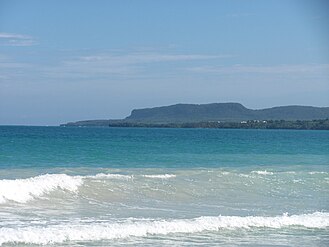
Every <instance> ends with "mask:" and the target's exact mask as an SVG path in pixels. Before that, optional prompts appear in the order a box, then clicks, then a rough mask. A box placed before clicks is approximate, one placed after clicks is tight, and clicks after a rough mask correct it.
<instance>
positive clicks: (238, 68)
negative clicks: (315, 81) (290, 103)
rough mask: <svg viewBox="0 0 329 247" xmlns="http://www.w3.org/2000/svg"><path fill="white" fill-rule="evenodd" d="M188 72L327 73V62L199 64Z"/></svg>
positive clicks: (328, 68)
mask: <svg viewBox="0 0 329 247" xmlns="http://www.w3.org/2000/svg"><path fill="white" fill-rule="evenodd" d="M187 70H188V71H190V72H196V73H207V74H237V73H239V74H277V75H280V74H328V75H329V64H289V65H286V64H283V65H274V66H261V65H239V64H238V65H233V66H200V67H193V68H188V69H187Z"/></svg>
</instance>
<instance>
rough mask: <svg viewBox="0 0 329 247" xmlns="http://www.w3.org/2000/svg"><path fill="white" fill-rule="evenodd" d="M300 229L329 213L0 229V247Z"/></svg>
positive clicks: (325, 222)
mask: <svg viewBox="0 0 329 247" xmlns="http://www.w3.org/2000/svg"><path fill="white" fill-rule="evenodd" d="M287 227H298V228H300V227H303V228H310V229H311V230H312V229H314V228H328V227H329V213H324V212H315V213H313V214H301V215H291V216H288V215H287V214H284V215H281V216H275V217H260V216H246V217H240V216H218V217H209V216H208V217H198V218H193V219H175V220H154V219H153V220H151V219H139V220H138V219H130V220H129V219H128V220H126V221H125V222H118V223H95V222H89V224H86V223H85V224H82V223H77V224H74V223H65V224H61V225H49V226H46V227H44V226H43V227H42V226H28V227H19V228H0V245H2V244H6V243H16V244H17V243H25V244H54V243H62V242H67V241H97V240H111V239H122V238H127V237H145V236H148V235H166V234H174V233H197V232H202V231H219V230H221V229H227V230H236V229H241V228H244V229H251V230H252V229H255V228H276V229H280V228H287Z"/></svg>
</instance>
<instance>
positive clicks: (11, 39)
mask: <svg viewBox="0 0 329 247" xmlns="http://www.w3.org/2000/svg"><path fill="white" fill-rule="evenodd" d="M36 44H37V42H36V40H35V39H34V38H33V37H31V36H28V35H23V34H16V33H0V45H2V46H32V45H36Z"/></svg>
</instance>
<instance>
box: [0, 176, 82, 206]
mask: <svg viewBox="0 0 329 247" xmlns="http://www.w3.org/2000/svg"><path fill="white" fill-rule="evenodd" d="M81 184H82V178H81V177H79V176H75V177H72V176H69V175H66V174H45V175H40V176H37V177H32V178H26V179H12V180H10V179H3V180H0V203H5V202H7V201H14V202H19V203H25V202H27V201H30V200H32V199H34V198H36V197H40V196H42V195H44V194H47V193H49V192H51V191H54V190H57V189H60V190H66V191H70V192H76V191H77V190H78V188H79V186H80V185H81Z"/></svg>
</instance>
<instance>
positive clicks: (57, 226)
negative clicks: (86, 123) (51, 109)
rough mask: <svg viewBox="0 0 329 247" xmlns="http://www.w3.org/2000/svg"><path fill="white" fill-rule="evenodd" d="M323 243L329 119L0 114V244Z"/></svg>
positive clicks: (328, 212)
mask: <svg viewBox="0 0 329 247" xmlns="http://www.w3.org/2000/svg"><path fill="white" fill-rule="evenodd" d="M40 245H42V246H280V247H282V246H323V247H324V246H329V131H304V130H238V129H234V130H231V129H160V128H159V129H156V128H105V127H104V128H78V127H72V128H65V127H24V126H0V246H40Z"/></svg>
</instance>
